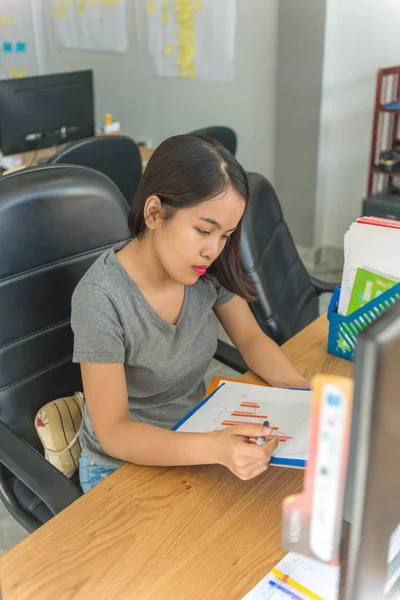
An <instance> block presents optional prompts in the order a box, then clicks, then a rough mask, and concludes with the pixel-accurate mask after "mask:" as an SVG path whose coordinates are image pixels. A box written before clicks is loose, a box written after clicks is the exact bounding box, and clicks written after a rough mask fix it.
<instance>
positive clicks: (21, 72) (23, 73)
mask: <svg viewBox="0 0 400 600" xmlns="http://www.w3.org/2000/svg"><path fill="white" fill-rule="evenodd" d="M26 73H27V71H26V69H17V70H16V73H15V76H16V77H26Z"/></svg>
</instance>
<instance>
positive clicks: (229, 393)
mask: <svg viewBox="0 0 400 600" xmlns="http://www.w3.org/2000/svg"><path fill="white" fill-rule="evenodd" d="M216 386H217V387H216ZM209 392H210V394H209V395H208V396H207V397H206V399H205V400H203V401H202V402H201V403H200V404H198V405H197V406H196V407H195V408H194V409H193V410H192V411H191V412H190V413H189V414H188V415H186V417H184V418H183V419H182V420H181V421H180V422H179V423H177V424H176V425H175V427H174V428H173V429H174V430H175V431H186V432H192V433H205V432H208V431H214V430H216V429H224V428H225V427H232V426H235V425H242V424H250V423H257V424H262V423H263V422H264V421H269V423H270V427H271V428H272V431H273V433H272V435H273V436H276V437H278V438H279V444H278V447H277V449H276V450H275V452H274V455H273V456H272V458H271V462H270V464H271V465H276V466H286V467H297V468H304V467H305V465H306V460H307V452H308V445H309V436H310V420H311V414H310V411H311V391H310V390H292V389H285V388H271V387H268V386H266V385H259V384H252V383H244V382H242V381H237V380H229V379H220V378H214V381H213V383H212V384H211V386H210V389H209Z"/></svg>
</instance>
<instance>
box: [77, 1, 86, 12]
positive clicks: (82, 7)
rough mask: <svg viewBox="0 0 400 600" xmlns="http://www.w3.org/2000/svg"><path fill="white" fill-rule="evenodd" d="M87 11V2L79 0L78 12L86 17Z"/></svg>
mask: <svg viewBox="0 0 400 600" xmlns="http://www.w3.org/2000/svg"><path fill="white" fill-rule="evenodd" d="M85 10H86V2H85V0H78V12H79V14H80V15H84V14H85Z"/></svg>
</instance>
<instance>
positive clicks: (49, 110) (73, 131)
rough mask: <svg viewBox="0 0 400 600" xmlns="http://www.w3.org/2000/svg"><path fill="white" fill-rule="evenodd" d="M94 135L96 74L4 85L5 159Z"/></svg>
mask: <svg viewBox="0 0 400 600" xmlns="http://www.w3.org/2000/svg"><path fill="white" fill-rule="evenodd" d="M93 135H94V95H93V73H92V71H90V70H89V71H76V72H73V73H56V74H54V75H40V76H38V77H25V78H22V79H7V80H4V81H0V149H1V151H2V153H3V155H4V156H7V155H10V154H17V153H19V152H26V151H29V150H38V149H40V148H47V147H49V146H57V145H59V144H63V143H66V142H70V141H73V140H77V139H81V138H86V137H91V136H93Z"/></svg>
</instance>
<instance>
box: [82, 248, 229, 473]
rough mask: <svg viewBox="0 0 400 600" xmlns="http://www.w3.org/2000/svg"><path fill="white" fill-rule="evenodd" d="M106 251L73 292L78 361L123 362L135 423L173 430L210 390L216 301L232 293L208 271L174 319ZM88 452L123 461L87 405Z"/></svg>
mask: <svg viewBox="0 0 400 600" xmlns="http://www.w3.org/2000/svg"><path fill="white" fill-rule="evenodd" d="M122 246H123V244H122V245H119V246H117V247H115V248H112V249H110V250H107V251H106V252H104V253H103V254H102V255H101V256H100V257H99V258H98V259H97V260H96V262H95V263H94V264H93V265H92V266H91V268H90V269H89V270H88V271H87V273H86V274H85V275H84V276H83V278H82V279H81V281H80V282H79V284H78V286H77V287H76V289H75V292H74V294H73V297H72V318H71V325H72V329H73V331H74V356H73V360H74V362H92V363H93V362H95V363H124V366H125V375H126V383H127V388H128V402H129V413H130V416H131V419H132V420H133V421H137V422H140V423H148V424H151V425H156V426H158V427H164V428H171V427H173V425H175V424H176V423H177V422H178V421H179V420H180V419H181V418H182V417H184V416H185V415H186V414H187V413H188V412H189V411H190V410H191V409H192V408H193V407H194V406H196V404H198V403H199V402H200V401H201V399H202V398H203V396H204V393H205V387H204V383H203V379H204V376H205V374H206V371H207V368H208V366H209V364H210V362H211V359H212V357H213V355H214V353H215V350H216V347H217V335H216V332H215V328H214V326H213V323H212V309H213V306H214V305H216V304H224V303H226V302H228V301H229V300H231V298H232V297H233V294H231V293H230V292H227V291H226V290H225V289H224V288H222V287H221V286H220V285H219V284H218V283H216V282H212V281H208V280H205V279H203V278H202V277H200V278H199V280H198V281H197V282H196V283H195V284H194V285H192V286H186V288H185V295H184V301H183V307H182V313H181V315H180V317H179V320H178V322H177V324H176V325H171V324H170V323H168V322H167V321H165V320H164V319H162V318H161V317H160V316H159V315H158V314H157V313H156V312H155V311H154V310H153V309H152V307H151V306H150V304H149V303H148V302H147V301H146V299H145V297H144V296H143V294H142V293H141V291H140V290H139V288H138V287H137V286H136V285H135V283H134V282H133V281H132V279H131V278H130V277H129V275H128V273H127V272H126V271H125V269H124V268H123V266H122V265H121V263H120V262H119V260H118V259H117V257H116V255H115V252H116V251H117V250H119V249H120V248H121V247H122ZM80 440H81V446H82V449H83V451H84V452H85V453H86V454H87V455H88V456H89V457H90V458H91V459H92V460H93V461H94V462H96V463H98V464H102V465H110V466H119V465H121V464H122V461H120V460H118V459H115V458H113V457H111V456H109V455H108V454H107V453H106V452H105V451H104V449H103V448H102V447H101V445H100V443H99V441H98V439H97V438H96V435H95V433H94V431H93V427H92V424H91V422H90V418H89V415H88V412H87V409H86V408H85V411H84V417H83V425H82V430H81V436H80Z"/></svg>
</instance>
